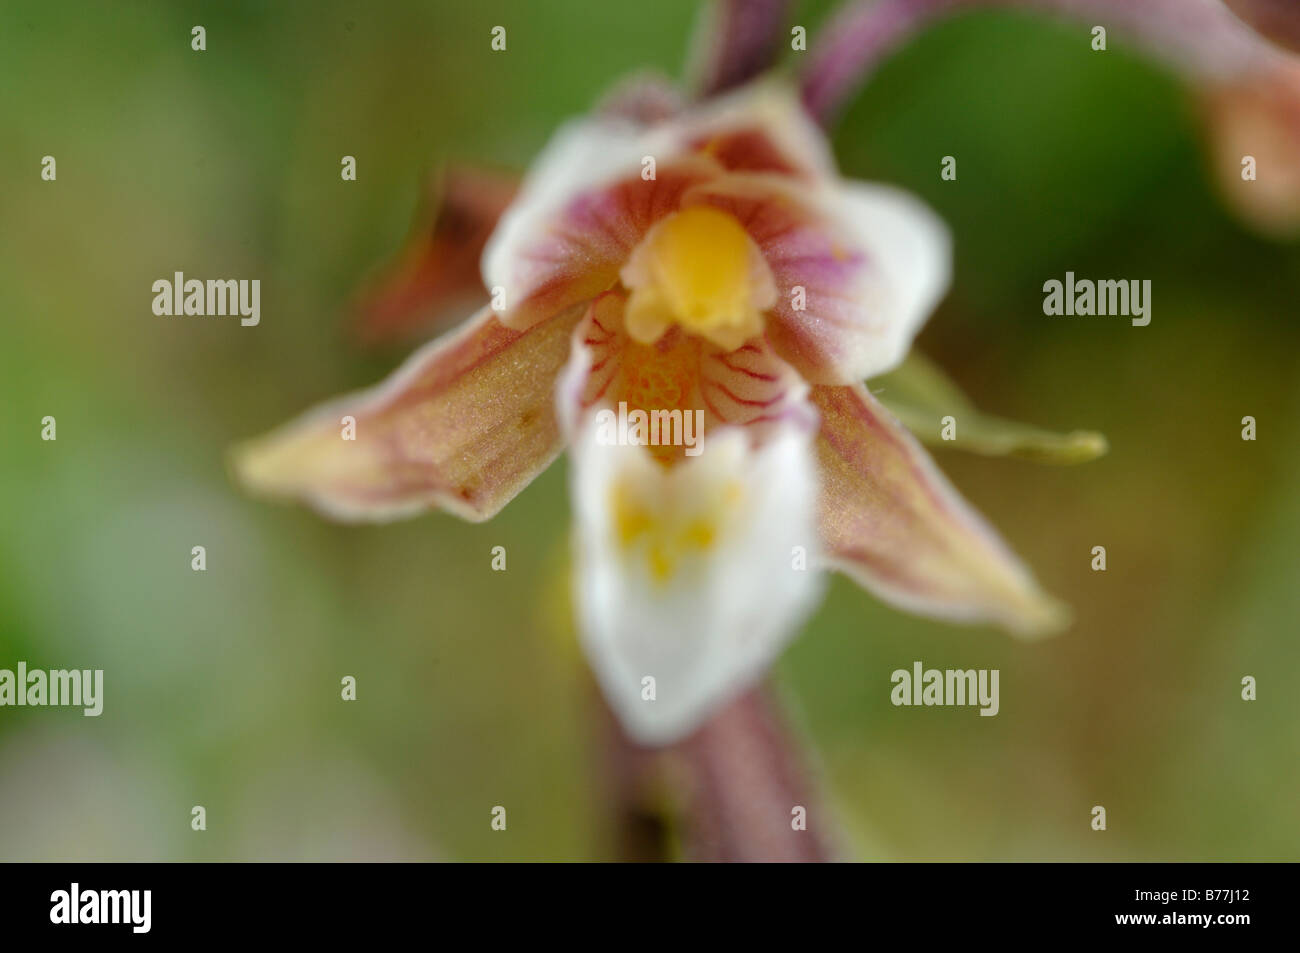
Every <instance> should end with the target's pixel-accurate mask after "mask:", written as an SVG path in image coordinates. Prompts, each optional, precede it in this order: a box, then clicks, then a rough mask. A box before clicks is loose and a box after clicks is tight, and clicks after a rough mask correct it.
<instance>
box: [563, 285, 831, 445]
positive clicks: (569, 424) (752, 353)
mask: <svg viewBox="0 0 1300 953" xmlns="http://www.w3.org/2000/svg"><path fill="white" fill-rule="evenodd" d="M626 300H627V299H626V295H624V294H622V293H620V292H609V293H607V294H605V295H602V296H601V297H599V298H597V299H596V300H595V301H593V302H592V303H591V305H590V307H589V309H588V312H587V316H586V318H585V319H584V320H583V321H582V322H580V323H579V324H578V327H577V328H576V329H575V331H574V334H573V352H572V356H571V358H570V361H569V364H568V365H567V367H566V368H565V370H564V373H563V374H562V375H561V380H560V385H559V388H558V390H557V401H558V404H559V413H560V418H561V420H562V421H564V422H565V428H566V432H568V433H571V434H572V433H576V431H577V427H578V422H579V421H580V420H582V419H584V418H586V417H588V416H589V415H590V413H591V412H592V411H593V410H595V409H601V408H606V409H615V410H617V409H618V408H619V407H620V405H622V406H625V407H626V408H627V409H628V411H629V412H630V411H633V410H642V411H645V412H647V413H653V412H663V411H667V412H669V413H671V412H673V411H681V412H682V413H683V414H686V413H694V412H696V411H699V412H701V414H702V420H703V430H704V432H705V433H708V432H710V431H712V430H714V429H716V428H718V427H743V428H748V429H749V430H750V431H751V433H752V435H753V436H754V438H755V439H756V440H760V441H761V440H762V439H764V438H765V436H766V435H768V434H769V433H770V432H771V431H772V430H773V428H775V427H777V426H780V425H782V424H785V423H794V424H798V425H800V426H802V427H804V428H805V429H811V428H812V427H815V425H816V420H817V416H816V412H815V411H813V409H812V408H811V406H809V404H808V403H807V400H806V398H807V395H808V385H807V383H805V381H804V380H803V379H802V378H801V377H800V376H799V374H798V373H797V372H796V371H795V370H794V369H793V368H792V367H791V366H790V365H788V364H786V363H785V362H784V361H782V360H781V359H780V358H779V357H778V356H777V355H776V352H775V351H774V350H773V348H772V346H771V345H770V344H769V343H768V342H767V341H766V339H764V338H762V337H758V338H755V339H753V340H751V341H747V342H746V343H745V344H744V345H742V346H741V347H739V348H737V349H735V350H732V351H724V350H723V349H722V348H719V347H716V346H715V345H712V344H710V343H708V342H707V341H704V340H703V339H701V338H698V337H695V336H693V335H690V334H686V333H685V332H683V331H682V330H681V329H680V328H673V329H671V330H670V331H669V332H668V333H666V334H665V335H664V336H663V337H661V338H660V339H659V340H658V341H656V342H655V343H654V344H652V345H645V344H640V343H638V342H636V341H634V340H632V339H631V338H630V337H629V336H628V335H627V334H626V333H625V331H624V329H623V307H624V305H625V303H626ZM652 452H654V454H655V456H656V457H657V458H659V459H660V460H661V462H668V461H669V460H671V459H677V458H680V457H681V456H682V455H683V454H684V450H683V449H681V448H676V447H654V448H653V450H652Z"/></svg>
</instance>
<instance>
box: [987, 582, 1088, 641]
mask: <svg viewBox="0 0 1300 953" xmlns="http://www.w3.org/2000/svg"><path fill="white" fill-rule="evenodd" d="M1073 623H1074V610H1073V609H1071V608H1070V607H1069V606H1068V605H1067V604H1066V603H1064V602H1062V601H1061V600H1059V599H1057V598H1056V597H1055V596H1050V595H1048V594H1047V593H1046V592H1043V591H1042V590H1039V589H1034V590H1033V591H1032V592H1028V593H1026V594H1025V595H1024V596H1023V597H1022V599H1021V600H1020V604H1019V605H1017V606H1016V608H1015V610H1014V614H1012V615H1009V616H1007V617H1006V618H1005V619H1004V620H1003V624H1004V625H1005V626H1006V628H1007V630H1008V631H1009V632H1010V633H1011V634H1012V635H1014V636H1015V637H1016V638H1019V639H1024V640H1025V641H1027V642H1037V641H1039V640H1041V639H1048V638H1051V637H1053V636H1056V635H1060V634H1061V633H1062V632H1064V631H1065V630H1066V629H1068V628H1069V627H1070V626H1071V625H1072V624H1073Z"/></svg>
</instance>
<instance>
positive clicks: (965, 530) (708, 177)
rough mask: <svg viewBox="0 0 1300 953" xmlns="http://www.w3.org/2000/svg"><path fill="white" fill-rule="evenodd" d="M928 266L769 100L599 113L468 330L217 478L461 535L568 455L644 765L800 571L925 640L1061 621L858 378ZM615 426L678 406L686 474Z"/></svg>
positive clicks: (801, 591) (612, 685) (891, 343)
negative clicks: (618, 438) (692, 431)
mask: <svg viewBox="0 0 1300 953" xmlns="http://www.w3.org/2000/svg"><path fill="white" fill-rule="evenodd" d="M949 269H950V249H949V237H948V233H947V230H946V228H945V226H944V225H943V223H942V222H941V221H940V220H939V219H938V217H937V216H936V215H934V213H933V212H931V211H930V210H929V209H928V208H926V207H925V206H924V205H923V204H922V203H921V202H919V201H918V200H916V199H915V198H912V197H910V196H908V195H905V194H903V193H901V192H899V191H897V190H894V189H891V188H888V187H884V186H878V185H867V184H864V183H857V182H848V181H845V180H843V179H842V178H840V176H839V175H838V173H837V171H836V169H835V166H834V162H833V160H832V158H831V155H830V151H829V148H828V147H827V144H826V142H825V139H824V136H823V134H822V133H821V131H820V130H819V128H818V127H817V126H816V125H815V124H814V123H813V122H812V121H811V120H810V119H809V117H808V116H807V114H806V113H805V111H804V109H803V107H802V106H801V104H800V102H799V100H798V96H797V94H796V93H795V92H794V91H792V90H789V89H786V88H785V87H783V86H781V85H778V84H775V83H771V82H762V83H758V84H754V85H750V86H747V87H744V88H742V89H739V90H737V91H735V92H732V93H730V94H727V95H725V96H722V97H719V98H717V99H714V100H711V101H708V102H706V103H703V104H700V105H698V106H696V107H693V108H689V109H685V110H682V111H680V112H677V113H675V114H674V115H672V116H671V117H669V118H661V117H657V116H656V117H653V118H650V119H647V118H646V117H645V115H644V113H643V112H642V111H638V110H631V109H619V108H610V109H606V110H604V111H602V112H601V113H599V114H597V115H595V116H593V117H591V118H588V119H583V120H578V121H575V122H572V123H570V124H569V125H567V126H565V127H564V128H562V129H561V130H560V131H559V132H558V133H557V135H556V136H555V138H554V140H553V141H552V142H551V144H550V145H549V146H548V147H547V148H546V150H545V151H544V152H543V154H542V155H541V156H540V157H539V158H538V160H537V162H536V163H535V165H534V167H533V169H532V171H531V172H530V174H529V175H528V176H527V178H526V179H525V181H524V183H523V185H522V188H521V190H520V192H519V194H518V196H517V197H516V198H515V200H514V202H513V203H512V204H511V205H510V206H509V208H508V209H507V210H506V212H505V214H504V215H503V216H502V218H501V220H500V222H499V224H498V225H497V227H496V230H495V232H494V233H493V235H492V237H491V239H490V240H489V241H488V243H487V246H486V248H485V251H484V254H483V259H482V271H483V281H484V285H485V286H486V287H487V288H489V289H492V290H493V294H494V297H495V299H496V306H495V307H489V308H485V309H483V310H482V311H480V312H479V313H477V314H476V315H474V316H473V317H471V318H469V319H468V320H467V321H466V322H465V323H464V324H463V325H462V326H460V327H459V328H457V329H456V330H454V331H452V332H451V333H449V334H447V335H445V336H444V337H442V338H440V339H438V340H436V341H434V342H432V343H430V344H429V345H427V346H425V347H424V348H423V349H421V350H420V351H418V352H417V353H416V354H415V355H414V356H412V357H411V358H410V359H409V360H408V361H407V363H406V364H405V365H403V366H402V367H401V368H400V369H399V370H398V371H397V372H396V373H394V374H393V375H392V376H391V377H390V378H389V379H388V380H387V381H386V382H384V383H382V384H381V385H379V386H378V387H376V388H374V389H372V390H370V391H366V392H363V393H359V394H355V395H352V396H349V397H344V398H342V399H339V400H336V401H334V402H331V403H329V404H327V405H325V406H324V407H321V408H318V409H316V410H314V411H312V412H310V413H308V414H307V415H305V416H304V417H302V418H300V419H299V420H297V421H295V422H293V423H291V424H289V425H287V426H286V427H285V428H283V429H281V430H279V431H277V432H275V433H273V434H271V435H269V436H267V437H264V438H261V439H260V440H257V441H255V442H253V443H251V444H249V445H247V446H246V447H244V448H242V449H241V450H240V452H239V453H238V455H237V460H236V467H237V472H238V474H239V476H240V478H241V479H242V480H243V482H244V483H245V484H246V485H247V486H249V487H250V488H252V489H254V490H256V491H259V492H262V493H266V494H271V495H276V496H284V497H296V498H299V499H302V500H304V501H306V502H308V503H310V504H312V505H313V506H315V507H316V508H318V509H320V510H321V511H323V512H324V513H326V514H327V515H330V516H333V517H336V518H341V519H353V520H378V519H391V518H395V517H399V516H406V515H410V514H413V513H416V512H419V511H422V510H425V509H428V508H431V507H437V508H441V509H444V510H446V511H448V512H451V513H453V514H456V515H458V516H461V517H464V518H466V519H470V520H484V519H487V518H489V517H491V516H492V515H493V514H495V513H496V512H497V511H498V510H500V509H501V507H503V506H504V505H505V504H506V503H507V502H509V500H511V499H512V498H513V497H514V496H515V495H516V494H517V493H518V492H519V491H521V490H522V489H523V488H524V487H525V486H526V485H527V484H528V483H529V482H530V481H531V480H532V479H533V477H535V476H536V475H537V474H538V473H540V472H541V471H542V470H543V469H544V468H545V467H546V466H548V465H549V464H550V463H551V461H552V460H553V459H554V458H555V457H556V456H557V455H558V454H559V453H560V452H561V450H562V449H563V448H564V447H566V446H567V447H569V448H570V452H571V455H572V471H571V472H572V480H571V493H572V497H573V509H574V514H575V517H576V522H577V529H576V538H577V572H576V573H575V578H576V585H577V590H578V591H577V597H578V598H577V603H578V607H579V619H580V623H581V624H580V631H581V634H582V638H583V642H584V645H585V646H586V649H587V652H588V657H589V659H590V661H591V664H592V666H593V669H594V671H595V673H596V675H597V678H598V680H599V682H600V684H601V686H602V688H603V690H604V693H605V695H606V697H607V698H608V700H609V701H610V703H611V707H612V708H613V709H614V710H615V712H617V714H618V715H619V717H620V719H621V722H622V724H623V726H624V728H625V729H626V730H627V731H628V733H629V735H630V736H631V737H633V738H634V739H635V740H637V741H640V742H643V743H647V744H665V743H669V742H672V741H674V740H676V739H678V738H681V737H683V736H684V735H685V734H687V733H688V732H690V731H691V730H692V729H693V728H695V727H696V726H698V725H699V724H701V723H702V721H703V720H705V719H706V718H707V717H708V716H709V714H710V713H712V712H713V711H715V710H717V708H718V707H719V706H720V705H721V704H722V703H724V702H726V701H728V700H730V699H731V698H733V697H735V696H736V695H737V694H738V693H739V692H740V691H742V690H743V689H744V688H746V687H748V686H749V685H751V684H752V683H753V682H754V681H755V680H756V679H757V678H758V677H759V676H760V675H761V673H762V672H763V670H764V669H765V668H766V667H767V665H768V664H769V663H770V662H771V660H772V659H773V658H774V657H775V656H776V655H777V654H778V653H779V651H780V650H781V648H782V647H783V646H784V644H785V643H786V641H787V640H788V639H789V638H790V637H791V636H792V635H793V633H794V632H795V631H797V629H798V627H799V624H800V622H801V621H802V620H803V618H804V617H805V616H806V614H807V613H808V612H809V611H810V610H811V608H812V607H813V606H814V605H815V603H816V599H817V594H818V591H819V578H818V573H817V572H816V570H817V569H818V568H820V567H829V568H836V569H839V570H841V571H843V572H845V573H847V574H848V575H849V576H850V577H851V578H853V579H854V580H856V581H857V582H859V583H860V584H861V585H863V586H864V587H866V588H867V589H869V590H870V591H872V592H874V593H875V594H876V595H878V596H879V597H880V598H882V599H884V600H886V601H888V602H891V603H893V604H895V605H898V606H900V607H902V608H905V609H908V610H911V611H915V612H920V613H924V614H928V615H932V616H936V617H940V618H945V619H952V620H961V621H987V622H993V623H997V624H1000V625H1002V626H1003V627H1005V628H1007V629H1009V630H1011V631H1012V632H1014V633H1017V634H1020V635H1025V636H1032V635H1037V634H1041V633H1045V632H1049V631H1052V630H1053V629H1055V628H1058V627H1059V626H1060V625H1061V624H1062V623H1063V622H1064V620H1065V616H1066V613H1065V612H1064V610H1063V608H1062V607H1061V606H1060V605H1059V604H1058V603H1056V602H1055V601H1054V600H1052V599H1051V598H1050V597H1049V596H1047V595H1045V594H1044V593H1043V592H1042V591H1041V590H1040V589H1039V587H1038V586H1037V584H1036V583H1035V582H1034V579H1033V577H1032V576H1031V574H1030V573H1029V571H1028V570H1027V569H1026V568H1025V567H1024V566H1023V564H1022V563H1021V562H1020V561H1019V560H1017V558H1016V557H1015V556H1014V555H1013V554H1012V553H1011V551H1010V550H1009V549H1008V548H1007V547H1006V546H1005V545H1004V544H1003V543H1002V542H1001V541H1000V540H999V539H998V537H997V536H996V534H995V533H994V532H993V531H992V530H991V529H990V528H989V527H988V526H987V525H986V523H985V522H984V521H983V520H982V519H981V518H980V517H979V516H978V515H977V514H976V513H975V512H974V511H973V510H972V509H971V507H970V506H969V505H968V504H967V503H966V502H964V501H963V500H962V499H961V498H960V496H958V495H957V493H956V492H955V491H954V490H953V488H952V487H951V486H950V485H949V484H948V482H947V481H946V480H945V479H944V478H943V476H942V475H941V474H940V473H939V471H938V469H937V468H936V467H935V465H934V464H933V462H932V461H931V460H930V458H929V456H928V455H927V454H926V452H925V451H924V450H923V449H922V448H921V446H920V445H919V444H918V443H917V441H916V440H915V439H914V438H913V437H912V436H911V434H910V433H908V432H907V431H906V430H905V429H904V428H903V427H902V426H901V425H900V424H899V423H898V422H897V420H896V419H895V418H894V417H893V415H892V414H890V413H889V412H888V411H887V410H885V409H884V408H883V407H882V406H881V404H880V403H879V402H878V401H877V400H876V398H875V397H874V396H873V395H872V394H871V393H870V391H869V390H868V389H867V388H866V387H865V386H864V385H863V381H865V380H866V379H868V378H872V377H875V376H877V375H880V374H884V373H886V372H888V371H890V370H892V369H894V368H896V367H897V366H898V365H899V364H900V362H901V361H902V360H903V359H904V357H905V355H906V354H907V352H908V349H909V347H910V345H911V342H912V339H913V337H914V336H915V334H916V333H917V331H918V329H919V328H920V326H921V324H922V323H923V322H924V320H925V319H926V317H927V316H928V315H929V313H930V311H931V310H932V309H933V307H934V305H935V304H936V303H937V301H938V300H939V298H940V297H941V296H942V295H943V293H944V291H945V290H946V287H947V284H948V280H949ZM620 407H621V408H630V409H632V410H634V411H635V410H640V411H643V412H644V413H645V414H646V415H651V414H660V415H663V419H665V420H667V419H676V418H672V415H673V414H678V415H679V416H681V415H686V414H690V413H692V412H695V411H700V412H702V418H703V420H704V433H703V444H702V452H701V453H699V454H698V455H697V456H693V455H691V454H689V453H688V452H687V450H688V448H686V447H683V446H674V445H657V446H646V445H644V443H645V442H644V441H633V442H629V443H625V444H621V445H620V444H614V445H610V443H609V441H605V440H602V439H600V421H601V419H602V411H606V412H609V411H612V409H613V408H620ZM345 417H346V418H351V420H352V421H354V422H355V433H354V436H355V439H343V431H344V429H345V427H344V424H343V419H344V418H345ZM606 419H608V418H606Z"/></svg>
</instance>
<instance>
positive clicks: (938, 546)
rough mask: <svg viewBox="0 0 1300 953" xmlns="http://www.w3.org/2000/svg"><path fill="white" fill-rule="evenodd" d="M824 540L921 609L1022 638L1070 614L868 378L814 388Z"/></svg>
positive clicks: (898, 601)
mask: <svg viewBox="0 0 1300 953" xmlns="http://www.w3.org/2000/svg"><path fill="white" fill-rule="evenodd" d="M812 401H813V404H814V405H815V406H816V407H817V408H818V409H819V410H820V411H821V414H822V429H821V433H820V435H819V438H818V441H817V455H818V459H819V463H820V466H821V478H822V514H821V531H822V537H823V543H824V545H825V547H826V550H827V552H828V554H829V556H830V559H831V561H832V564H833V565H834V566H835V567H836V568H838V569H840V570H842V571H843V572H845V573H847V574H848V575H849V576H851V577H852V578H853V579H854V580H855V581H857V582H858V583H859V584H860V585H862V586H864V587H865V588H867V589H869V590H870V591H872V592H873V593H875V594H876V595H878V596H879V597H880V598H882V599H884V600H885V601H886V602H890V603H892V604H894V605H897V606H899V607H901V608H904V609H907V610H909V611H912V612H918V613H922V614H927V615H933V616H937V617H940V618H946V619H954V620H962V621H971V622H976V621H988V622H995V623H997V624H999V625H1002V626H1004V627H1006V628H1008V629H1010V630H1011V631H1013V632H1015V633H1017V634H1020V635H1036V634H1044V633H1047V632H1049V631H1051V630H1053V629H1056V628H1059V627H1061V626H1062V625H1063V624H1064V622H1065V621H1066V613H1065V610H1064V609H1063V607H1061V606H1060V605H1059V604H1058V603H1057V602H1056V601H1055V600H1053V599H1052V598H1051V597H1050V596H1047V595H1046V594H1045V593H1043V592H1042V590H1040V589H1039V587H1038V585H1037V583H1035V581H1034V579H1033V576H1032V575H1031V574H1030V572H1029V570H1028V569H1026V568H1025V566H1024V565H1023V564H1022V563H1021V562H1020V561H1019V560H1018V559H1017V558H1016V556H1015V555H1014V554H1013V553H1012V552H1011V551H1010V550H1009V549H1008V548H1007V546H1006V545H1005V544H1004V543H1003V542H1002V541H1001V540H1000V539H999V538H998V536H997V535H996V533H995V532H994V531H993V530H992V529H991V528H990V527H989V526H988V525H987V524H986V523H985V522H984V520H983V519H981V518H980V516H979V515H978V514H976V512H975V511H974V510H973V509H972V508H971V507H970V505H969V504H967V503H966V502H965V501H964V500H963V499H962V498H961V497H960V496H958V495H957V492H956V491H955V490H954V489H953V488H952V486H951V485H950V484H949V483H948V481H947V480H946V479H945V478H944V476H943V475H942V474H941V473H940V472H939V470H938V469H937V468H936V467H935V465H934V462H933V461H932V460H931V459H930V457H929V456H928V455H927V454H926V452H925V451H924V450H922V449H921V447H920V445H919V444H918V443H917V442H916V440H915V439H914V438H913V437H912V436H911V434H909V433H908V432H907V431H906V430H904V429H903V427H902V426H901V425H900V424H899V423H898V422H897V421H896V420H894V419H893V417H892V416H891V415H890V414H889V412H888V411H887V410H885V409H884V408H883V407H882V406H881V405H880V404H879V403H877V402H876V399H875V398H874V397H872V396H871V394H870V393H868V392H867V390H866V388H864V387H862V386H861V385H854V386H851V387H814V388H813V393H812Z"/></svg>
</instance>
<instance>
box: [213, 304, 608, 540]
mask: <svg viewBox="0 0 1300 953" xmlns="http://www.w3.org/2000/svg"><path fill="white" fill-rule="evenodd" d="M581 316H582V312H581V310H574V311H572V312H570V313H567V314H562V315H559V316H557V317H556V318H554V319H552V320H550V321H546V322H543V323H541V324H538V325H535V326H534V327H533V328H531V329H529V330H528V331H524V332H520V331H514V330H512V329H510V328H507V327H505V326H504V325H502V324H501V322H500V321H499V320H497V318H496V316H495V315H493V314H492V312H490V311H482V312H480V313H479V314H478V315H476V316H475V317H473V318H471V319H470V320H469V321H467V322H466V323H465V324H464V325H463V326H462V327H461V328H459V329H458V330H456V331H453V332H451V333H450V334H448V335H446V336H444V337H443V338H440V339H439V340H437V341H434V342H431V343H430V344H428V345H426V346H425V347H424V348H422V349H421V350H420V351H418V352H416V353H415V354H414V355H412V356H411V358H410V359H408V360H407V362H406V363H405V364H403V365H402V367H401V368H399V369H398V370H397V371H396V372H394V373H393V375H392V376H391V377H389V378H388V380H387V381H385V382H383V383H382V384H379V385H378V386H376V387H374V388H372V389H370V390H367V391H362V392H360V393H356V394H352V395H349V396H347V397H341V398H338V399H336V400H333V401H331V402H329V403H328V404H325V405H323V406H321V407H318V408H316V409H315V410H312V411H309V412H308V413H306V414H304V415H303V416H302V417H301V418H299V419H298V420H296V421H293V422H292V423H289V424H287V425H286V426H284V427H283V428H281V429H280V430H277V431H275V432H273V433H271V434H268V435H267V436H265V437H262V438H259V439H257V440H254V441H252V442H250V443H248V444H246V445H244V446H243V447H240V448H238V449H237V451H236V454H235V458H234V469H235V473H236V476H237V477H238V478H239V479H240V481H241V482H242V483H244V484H245V485H246V486H247V487H248V488H249V489H251V490H253V491H255V492H258V493H262V494H265V495H269V496H276V497H290V498H297V499H301V500H303V501H305V502H307V503H310V504H311V505H312V506H314V507H316V508H317V509H319V510H321V511H322V512H323V513H325V514H326V515H328V516H332V517H334V518H337V519H344V520H372V521H378V520H388V519H396V518H400V517H403V516H409V515H412V514H414V513H417V512H420V511H421V510H424V509H427V508H430V507H440V508H442V509H444V510H447V511H449V512H451V513H454V514H455V515H457V516H460V517H463V518H465V519H468V520H476V521H477V520H484V519H487V518H488V517H490V516H492V515H493V514H495V513H496V512H497V511H498V510H500V509H501V507H503V506H504V505H505V504H506V503H508V502H509V501H510V500H511V499H512V498H513V497H514V496H515V494H517V493H518V492H519V491H520V490H522V489H523V488H524V487H525V486H527V485H528V483H529V482H530V481H531V480H532V479H533V478H534V477H535V476H537V474H538V473H540V472H541V471H542V470H544V469H545V468H546V467H547V465H549V464H550V462H551V461H552V460H553V459H554V458H555V457H556V455H557V454H558V453H559V452H560V449H561V447H562V445H563V440H562V437H561V434H560V428H559V423H558V421H557V420H556V417H555V398H554V393H555V381H556V378H557V376H558V374H559V371H560V369H561V368H562V367H563V366H564V363H565V361H566V360H567V359H568V357H569V339H570V337H571V335H572V333H573V328H574V325H575V324H576V323H577V322H578V320H579V319H580V318H581ZM345 417H347V418H351V419H352V421H354V422H355V424H354V430H353V433H354V436H355V439H344V434H345V427H347V425H348V422H347V421H345V420H344V418H345Z"/></svg>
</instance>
